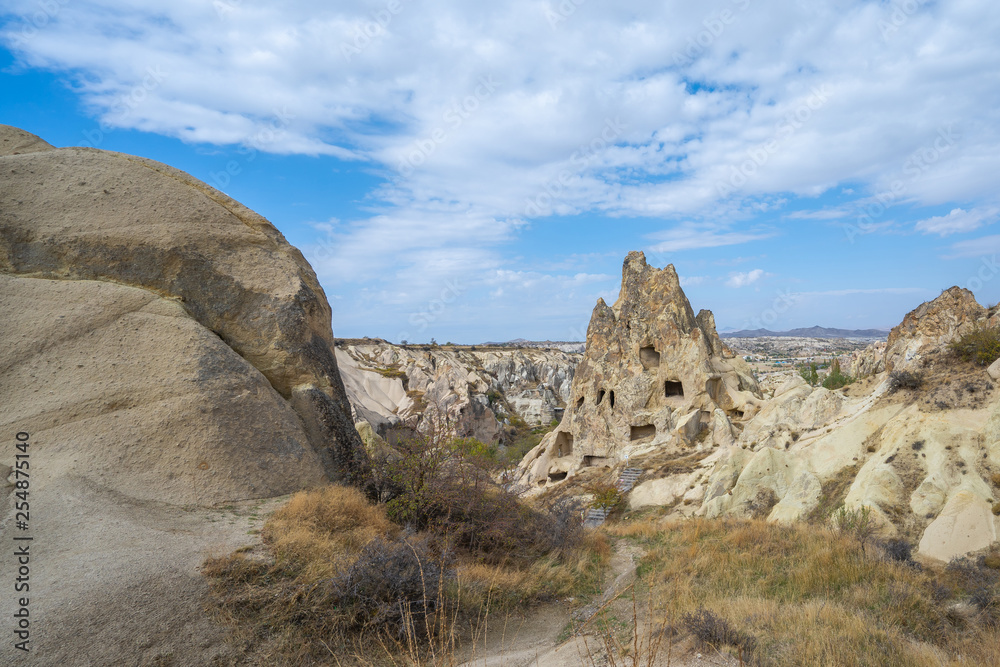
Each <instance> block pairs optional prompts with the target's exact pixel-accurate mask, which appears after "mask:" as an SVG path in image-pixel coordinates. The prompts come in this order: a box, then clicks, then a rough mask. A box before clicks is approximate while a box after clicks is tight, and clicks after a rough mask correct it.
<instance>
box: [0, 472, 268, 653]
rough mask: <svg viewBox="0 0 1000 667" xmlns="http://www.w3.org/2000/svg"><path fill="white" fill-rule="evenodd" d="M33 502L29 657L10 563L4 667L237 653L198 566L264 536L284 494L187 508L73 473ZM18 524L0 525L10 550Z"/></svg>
mask: <svg viewBox="0 0 1000 667" xmlns="http://www.w3.org/2000/svg"><path fill="white" fill-rule="evenodd" d="M8 491H9V487H8ZM31 499H32V503H31V530H30V531H29V533H25V534H31V535H32V536H33V537H34V540H32V541H31V542H30V545H31V547H30V550H31V558H30V593H29V609H30V619H31V626H30V633H31V635H30V647H31V651H30V653H28V654H24V653H22V652H20V651H17V650H16V649H15V648H14V647H13V642H12V641H10V637H11V632H12V627H11V625H12V619H13V613H14V611H15V608H14V605H15V602H16V601H15V600H14V599H13V596H11V595H9V594H7V590H9V588H8V587H9V586H11V587H12V585H13V583H12V582H13V581H14V579H15V577H16V576H17V573H16V568H17V567H18V565H17V564H16V563H15V562H14V559H12V558H10V557H4V558H3V559H2V561H0V582H2V585H3V589H4V595H3V596H2V597H0V619H2V620H0V626H2V628H0V630H2V632H0V635H2V636H3V642H2V644H0V665H4V666H6V665H31V666H32V667H35V666H42V665H45V666H48V665H51V666H53V667H55V666H60V667H64V666H65V667H72V666H76V665H79V666H81V667H83V666H91V665H115V666H119V665H120V666H123V667H125V666H131V665H161V666H174V667H181V666H184V667H187V666H189V665H190V666H196V665H211V664H213V663H214V662H217V661H218V660H219V659H221V658H223V657H225V656H227V655H228V654H229V648H228V647H227V645H226V644H225V641H224V637H225V635H224V631H223V630H222V629H221V628H220V627H219V626H217V625H216V624H215V623H214V622H213V621H212V620H211V618H210V617H209V615H208V614H207V613H206V611H205V609H206V606H207V604H208V584H207V582H206V580H205V578H204V577H203V576H202V575H201V573H200V572H199V567H200V566H201V564H202V563H203V562H204V560H205V558H206V557H207V556H210V555H222V554H224V553H229V552H232V551H233V550H235V549H237V548H239V547H241V546H243V545H246V544H250V543H252V542H254V541H256V540H255V535H254V534H252V531H255V530H256V528H258V527H259V526H260V525H261V524H262V522H263V517H264V516H265V513H266V512H268V511H270V510H272V509H273V508H274V506H275V505H276V504H277V503H279V502H280V500H279V499H275V500H268V501H260V502H256V501H250V502H244V503H240V504H239V505H238V506H237V505H232V506H227V508H225V509H222V508H220V509H205V508H184V507H178V506H174V505H165V504H161V503H153V502H145V501H135V500H134V499H130V498H127V497H124V496H121V495H120V494H117V493H115V492H113V491H109V490H107V489H102V488H100V487H98V486H96V485H95V484H94V483H93V482H90V481H88V480H86V479H84V478H82V477H74V476H73V475H72V474H67V475H65V476H60V477H57V478H55V479H50V480H48V481H47V482H46V483H45V484H41V483H40V484H39V485H38V486H37V487H33V488H32V493H31ZM5 504H7V505H8V507H10V503H5ZM258 512H259V514H258ZM255 516H256V517H258V518H256V519H255V518H253V517H255ZM13 519H14V516H13V514H12V513H10V512H8V513H6V514H5V516H4V518H3V520H2V521H0V534H2V540H3V543H4V544H3V550H4V552H9V551H13V549H12V547H11V545H12V544H15V543H14V542H13V536H14V533H16V532H17V531H16V527H15V525H14V522H13Z"/></svg>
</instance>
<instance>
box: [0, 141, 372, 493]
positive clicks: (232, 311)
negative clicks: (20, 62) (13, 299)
mask: <svg viewBox="0 0 1000 667" xmlns="http://www.w3.org/2000/svg"><path fill="white" fill-rule="evenodd" d="M26 137H27V138H26ZM30 137H31V135H27V133H24V132H23V131H21V130H17V129H16V128H10V127H8V126H0V141H2V142H3V143H0V146H2V147H3V149H2V150H3V151H5V152H7V153H9V154H7V155H4V156H2V157H0V166H2V169H3V174H4V177H3V179H2V180H0V273H6V274H11V275H20V276H31V277H36V278H50V279H59V280H97V281H105V282H113V283H117V284H121V285H128V286H132V287H136V288H141V289H145V290H148V291H149V292H151V293H154V294H157V295H159V296H161V297H165V298H172V299H175V300H176V301H177V302H178V303H179V304H180V305H181V308H183V310H184V312H185V314H186V315H187V316H188V317H190V318H192V319H193V320H194V321H196V322H197V323H198V324H200V325H201V326H203V327H205V328H206V329H208V330H209V331H212V332H214V333H215V334H217V335H218V336H219V337H220V338H221V339H222V341H223V342H225V344H226V345H228V346H229V347H230V348H231V349H232V350H233V351H234V352H235V353H237V354H238V355H239V356H241V357H242V358H243V359H245V360H246V361H247V362H248V363H249V364H250V365H252V366H253V367H254V368H256V369H257V370H258V371H260V372H261V373H262V374H263V376H264V377H266V378H267V380H268V382H269V383H270V385H271V386H272V387H273V388H274V389H275V390H276V391H277V392H278V394H280V395H281V396H282V397H283V398H284V399H285V400H288V401H289V403H290V405H292V407H293V408H294V409H295V411H296V412H297V414H298V415H299V417H300V419H301V420H302V422H303V425H304V426H305V431H306V434H307V437H308V439H309V442H310V445H311V446H312V448H313V449H314V450H315V451H316V453H317V454H319V456H320V457H321V459H322V460H323V463H324V466H325V468H326V472H327V474H328V475H330V476H331V477H333V478H344V477H350V476H351V475H353V474H354V473H355V472H356V471H357V469H358V467H359V466H360V465H361V461H360V456H361V442H360V440H359V439H358V436H357V432H356V431H355V430H354V427H353V422H352V420H351V418H350V413H349V409H348V405H347V400H346V396H345V393H344V387H343V383H342V381H341V378H340V374H339V372H338V370H337V362H336V360H335V358H334V355H333V334H332V331H331V328H330V306H329V304H328V303H327V301H326V297H325V296H324V294H323V290H322V288H321V287H320V285H319V282H318V281H317V279H316V275H315V274H314V273H313V270H312V268H311V267H310V266H309V265H308V264H307V263H306V261H305V259H304V258H303V257H302V255H301V253H299V251H298V250H296V249H295V248H293V247H292V246H291V245H289V244H288V243H287V242H286V241H285V239H284V237H283V236H282V235H281V233H280V232H278V230H277V229H275V228H274V226H273V225H271V223H270V222H268V221H267V220H265V219H264V218H262V217H261V216H259V215H257V214H256V213H254V212H253V211H250V210H249V209H247V208H246V207H244V206H242V205H241V204H239V203H238V202H236V201H234V200H232V199H230V198H229V197H227V196H225V195H224V194H222V193H221V192H218V191H217V190H214V189H212V188H210V187H209V186H207V185H205V184H204V183H202V182H200V181H198V180H196V179H194V178H192V177H191V176H189V175H188V174H185V173H184V172H181V171H179V170H176V169H173V168H171V167H168V166H166V165H163V164H160V163H158V162H154V161H152V160H146V159H143V158H138V157H133V156H129V155H124V154H121V153H111V152H107V151H99V150H94V149H87V148H58V149H53V148H51V147H50V146H48V145H47V144H45V143H44V142H42V141H41V140H37V141H32V140H31V139H30ZM36 139H37V138H36ZM27 149H32V150H33V152H24V151H25V150H27Z"/></svg>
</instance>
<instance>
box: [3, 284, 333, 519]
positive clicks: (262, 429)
mask: <svg viewBox="0 0 1000 667" xmlns="http://www.w3.org/2000/svg"><path fill="white" fill-rule="evenodd" d="M0 312H3V313H4V325H3V327H0V395H2V396H3V408H4V409H3V411H2V413H0V428H3V429H4V430H5V432H8V433H14V432H17V431H19V430H28V431H30V432H31V433H32V435H33V436H34V437H35V438H37V439H38V441H40V442H45V443H47V446H46V447H45V448H44V449H41V448H40V449H39V450H38V451H37V452H36V453H35V458H34V459H32V461H33V463H32V467H33V479H34V480H35V482H36V484H37V485H41V484H46V483H48V481H47V480H50V479H53V478H58V477H59V476H60V475H64V474H71V475H73V476H75V477H81V478H86V479H88V480H90V481H91V482H93V483H95V484H99V485H100V486H101V487H103V488H107V489H111V490H113V491H115V492H117V493H119V494H121V495H122V496H123V497H129V498H134V499H141V500H155V501H160V502H166V503H175V504H200V505H212V504H215V503H220V502H224V501H232V500H240V499H246V498H264V497H271V496H277V495H282V494H285V493H290V492H293V491H296V490H298V489H301V488H303V487H306V486H311V485H315V484H319V483H320V482H321V481H322V480H323V479H324V475H323V470H322V465H321V463H320V461H319V457H318V456H317V455H316V453H315V452H314V451H313V449H312V448H311V447H310V446H309V441H308V439H307V438H306V434H305V432H304V430H303V428H302V423H301V421H300V420H299V418H298V416H297V415H296V414H295V412H293V411H292V409H291V408H290V407H289V405H288V403H287V402H286V401H285V400H284V399H282V398H281V396H280V395H279V394H278V393H277V392H276V391H275V390H274V389H273V388H272V387H271V385H270V384H269V383H268V382H267V379H266V378H265V377H264V376H263V375H261V373H260V372H259V371H258V370H257V369H255V368H254V367H253V366H251V365H250V364H248V363H247V362H246V361H245V360H244V359H243V358H242V357H240V356H239V355H237V354H236V353H235V352H233V351H232V350H231V349H230V348H229V347H227V346H226V344H225V343H223V342H222V341H221V340H220V339H219V337H218V336H216V335H215V334H213V333H212V332H211V331H209V330H207V329H205V328H204V327H203V326H201V325H200V324H198V323H197V322H195V321H194V320H193V319H191V318H190V317H188V315H187V313H186V312H184V308H183V307H182V306H181V304H180V303H178V302H177V301H174V300H171V299H164V298H162V297H159V296H156V295H155V294H153V293H151V292H148V291H146V290H141V289H136V288H132V287H126V286H123V285H115V284H113V283H107V282H97V281H87V280H48V279H43V278H24V277H16V276H4V275H0ZM35 470H37V472H35Z"/></svg>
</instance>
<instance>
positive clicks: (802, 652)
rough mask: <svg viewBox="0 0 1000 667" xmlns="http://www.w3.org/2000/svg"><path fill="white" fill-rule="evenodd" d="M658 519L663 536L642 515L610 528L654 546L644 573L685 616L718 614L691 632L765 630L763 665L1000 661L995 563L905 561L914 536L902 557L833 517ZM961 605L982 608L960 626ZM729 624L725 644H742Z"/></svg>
mask: <svg viewBox="0 0 1000 667" xmlns="http://www.w3.org/2000/svg"><path fill="white" fill-rule="evenodd" d="M650 523H651V525H653V526H656V527H657V528H658V530H659V532H658V534H657V535H656V536H654V537H652V538H651V537H649V534H650V532H651V529H643V527H641V526H635V525H623V526H620V527H618V526H613V527H611V528H609V532H610V533H611V534H612V535H625V534H631V535H635V536H637V537H638V538H640V539H641V540H642V541H643V543H644V544H645V545H646V546H647V548H648V553H647V555H646V556H645V557H644V559H643V561H642V563H641V564H640V567H639V575H640V577H641V579H642V581H643V583H644V584H647V585H649V586H650V587H651V590H652V591H653V593H654V594H655V595H656V596H657V599H658V600H660V601H661V604H662V606H663V607H664V608H665V610H666V611H667V612H668V613H669V614H670V615H671V616H672V617H673V618H682V617H684V615H685V614H688V615H691V616H690V617H689V618H690V619H696V618H700V619H701V620H705V619H704V617H703V616H700V615H699V614H701V611H702V610H708V611H709V612H710V613H711V615H712V619H710V620H712V621H713V622H712V623H708V622H705V623H694V624H692V627H690V628H689V629H690V631H691V632H694V630H695V629H697V628H702V629H706V630H708V629H711V628H713V627H714V628H716V629H719V628H721V629H725V628H727V627H728V628H730V629H734V631H736V632H737V635H738V636H739V635H746V636H747V637H751V638H753V639H755V640H756V650H755V651H754V652H753V655H752V656H751V658H752V659H755V660H757V661H759V662H760V663H761V664H768V665H779V666H780V665H803V666H804V665H861V664H870V665H876V664H877V665H899V666H900V667H902V666H903V665H940V664H948V663H949V661H951V660H954V661H955V662H956V663H959V662H960V661H961V660H964V659H969V656H973V655H975V656H979V657H977V659H976V661H974V662H972V663H965V662H961V664H998V663H996V662H995V661H992V662H991V660H992V659H993V657H994V656H996V655H997V654H998V652H1000V649H998V648H997V647H996V646H995V645H989V644H987V643H986V642H987V641H989V640H991V641H994V642H995V641H996V637H997V633H996V631H995V630H996V628H995V627H994V625H993V624H994V623H995V619H996V618H997V616H998V614H997V611H1000V605H998V604H997V600H998V596H1000V584H998V582H997V581H996V580H995V579H994V578H993V575H997V573H996V572H995V571H992V570H989V569H988V568H986V567H985V563H980V562H978V561H977V562H976V563H971V564H964V565H957V566H955V567H953V568H948V569H943V570H942V569H933V568H929V567H924V568H918V567H914V566H913V565H912V564H910V563H909V562H902V559H903V558H904V556H905V554H904V552H905V551H906V549H905V547H900V546H898V545H894V546H892V547H890V549H892V550H894V553H896V552H898V553H897V554H896V555H897V556H898V557H899V558H900V559H901V560H900V561H897V560H894V559H893V558H886V557H884V555H883V549H879V550H874V549H869V552H870V553H868V554H866V553H865V550H864V549H863V548H862V544H861V542H860V541H859V540H858V538H857V537H856V536H855V535H854V534H853V533H852V532H842V531H838V530H835V529H833V528H831V527H829V526H820V527H817V526H808V525H803V524H798V525H790V526H787V525H785V526H783V525H775V524H769V523H766V522H762V521H736V520H707V519H698V518H696V519H691V520H687V521H684V522H680V523H674V524H654V523H653V522H650ZM984 560H985V559H980V561H984ZM956 604H964V605H967V606H969V607H970V608H972V609H974V610H975V614H976V615H975V620H974V622H972V623H970V624H967V625H961V626H957V625H955V621H954V620H953V619H952V618H951V617H950V615H949V609H951V608H953V607H954V606H955V605H956ZM695 626H697V627H695ZM699 631H700V630H699ZM720 633H721V635H718V633H717V635H718V636H716V642H715V643H725V644H728V645H729V646H730V647H734V646H735V645H736V644H737V642H736V641H735V640H734V641H728V640H726V641H723V640H724V639H725V637H726V636H728V635H726V633H724V632H722V631H721V630H720ZM709 634H711V633H709ZM720 637H722V639H720ZM730 650H731V651H732V652H733V653H734V655H735V654H737V653H739V650H738V649H737V648H730ZM743 653H744V657H747V656H746V651H743Z"/></svg>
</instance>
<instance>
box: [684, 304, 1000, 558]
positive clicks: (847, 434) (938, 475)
mask: <svg viewBox="0 0 1000 667" xmlns="http://www.w3.org/2000/svg"><path fill="white" fill-rule="evenodd" d="M988 318H989V313H988V312H987V311H986V309H984V308H982V307H980V306H979V305H978V304H977V303H976V302H975V300H974V299H973V298H972V295H971V293H969V292H967V291H966V290H962V289H959V288H952V289H950V290H947V291H946V292H944V293H943V294H942V295H941V296H940V297H938V298H937V299H935V300H934V301H932V302H928V303H925V304H923V305H922V306H920V307H919V308H917V309H915V310H914V311H913V312H911V313H910V314H909V315H907V316H906V319H905V320H904V321H903V323H902V324H901V325H900V326H898V327H896V328H895V329H893V333H892V335H891V336H890V338H889V342H888V345H887V351H886V352H885V356H884V358H883V359H879V357H878V351H879V349H878V348H877V347H870V348H868V350H866V351H865V353H864V354H863V355H860V357H859V358H858V359H856V361H855V372H856V373H857V372H858V369H859V368H869V369H871V370H872V371H873V372H876V373H878V372H879V370H878V369H879V367H881V368H885V369H888V370H892V369H896V370H902V369H907V370H918V371H924V370H926V367H925V366H924V362H925V360H926V359H929V358H931V357H934V358H936V359H937V361H936V362H935V363H936V364H937V366H936V367H935V369H934V375H933V377H934V380H933V382H935V383H937V382H950V378H949V377H948V364H958V363H960V362H958V361H957V360H954V358H952V357H949V356H948V355H947V354H944V352H945V347H946V346H947V344H948V343H949V342H951V341H952V340H954V339H955V338H956V337H958V336H960V335H961V334H962V333H964V332H966V331H968V330H970V329H971V328H972V327H975V326H990V322H989V319H988ZM878 364H881V366H879V365H878ZM982 374H983V380H984V381H983V382H982V383H981V385H977V386H974V385H973V384H969V383H967V384H966V389H968V390H975V391H977V392H981V391H985V392H986V395H984V397H983V398H984V403H982V404H977V406H976V407H973V408H969V409H965V408H963V409H958V408H948V406H944V408H942V407H940V406H939V405H936V404H935V403H934V402H932V400H931V399H930V398H929V397H928V396H927V395H926V393H920V392H917V393H915V394H913V395H912V396H909V397H907V396H893V395H892V394H891V393H890V392H888V390H887V383H886V381H885V378H886V375H885V374H884V372H883V373H882V374H881V375H880V376H877V377H876V379H879V378H881V382H876V383H874V384H873V387H874V388H873V390H872V393H871V394H870V395H868V396H860V397H853V398H849V397H847V396H844V395H843V394H842V393H841V392H829V391H827V390H825V389H813V388H811V387H808V386H807V385H806V384H805V383H804V382H802V381H800V380H798V379H797V378H796V379H793V380H791V381H789V382H788V383H787V384H786V385H785V386H783V387H781V388H779V389H778V390H777V391H776V392H775V396H774V398H773V399H772V400H771V401H769V402H768V403H767V404H766V405H765V406H764V408H763V409H761V411H760V412H759V414H758V415H757V417H756V418H755V419H753V420H752V421H751V422H750V423H749V424H747V425H746V426H745V428H744V430H743V433H742V435H741V437H740V440H739V444H740V447H739V448H732V449H731V450H729V451H727V452H726V453H725V455H724V456H722V457H721V458H720V459H719V460H718V461H717V462H716V463H714V465H713V466H712V467H711V468H710V469H709V470H708V471H707V472H705V473H704V474H703V475H702V476H701V477H699V476H698V475H697V474H694V475H692V479H693V480H696V481H697V480H699V479H707V482H705V483H706V484H707V492H706V495H705V502H704V505H703V506H702V508H701V509H700V510H699V512H700V513H702V514H705V515H707V516H710V517H713V516H723V515H725V516H750V515H752V513H753V510H754V509H755V504H756V502H755V500H756V499H757V498H758V497H759V496H760V494H761V492H762V491H766V492H768V493H773V496H774V500H775V503H774V506H773V507H771V508H770V509H769V511H768V512H767V517H768V518H769V519H770V520H772V521H795V520H801V519H803V518H805V517H807V516H809V515H810V513H811V512H813V510H815V509H816V508H817V507H818V506H819V504H820V502H821V499H822V497H823V492H822V487H823V486H824V485H833V484H834V483H835V484H836V486H838V487H839V488H844V489H846V491H844V492H843V493H844V495H843V497H842V498H837V499H835V500H836V501H837V502H843V505H844V506H845V507H846V508H847V509H849V510H859V509H860V508H862V507H865V508H868V509H869V510H871V512H872V514H873V516H874V518H875V519H876V520H877V522H878V524H879V526H880V530H881V531H882V533H883V534H885V535H893V534H895V535H899V536H900V537H903V538H905V539H908V540H911V541H912V542H914V543H919V553H920V554H921V555H922V556H924V557H927V558H933V559H938V560H945V561H947V560H950V559H951V558H953V557H956V556H962V555H965V554H967V553H970V552H974V551H976V550H979V549H984V548H987V547H990V546H991V545H993V544H995V543H996V542H997V537H998V535H1000V517H996V516H994V515H992V514H991V511H990V509H991V507H992V504H993V503H995V502H996V501H997V499H998V498H1000V486H998V485H997V484H996V483H995V481H994V476H995V475H997V474H998V473H1000V393H998V392H996V390H995V389H994V388H993V385H989V384H988V382H987V381H986V380H987V379H988V377H987V370H986V369H982ZM925 384H926V383H925ZM980 386H981V387H985V389H983V388H978V387H980ZM970 388H971V389H970ZM932 389H933V387H925V389H924V391H931V390H932ZM963 391H964V390H963ZM793 432H794V434H795V435H797V436H798V437H789V435H790V434H792V433H793ZM996 479H1000V477H997V478H996ZM698 483H700V482H698ZM828 500H829V499H828Z"/></svg>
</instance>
